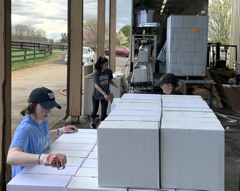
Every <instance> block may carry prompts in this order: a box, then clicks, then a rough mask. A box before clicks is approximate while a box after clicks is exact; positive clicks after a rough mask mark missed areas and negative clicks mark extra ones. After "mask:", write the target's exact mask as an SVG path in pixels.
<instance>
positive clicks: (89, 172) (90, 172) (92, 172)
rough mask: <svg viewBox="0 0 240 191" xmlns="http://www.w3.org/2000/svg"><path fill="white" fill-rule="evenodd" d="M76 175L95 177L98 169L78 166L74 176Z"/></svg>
mask: <svg viewBox="0 0 240 191" xmlns="http://www.w3.org/2000/svg"><path fill="white" fill-rule="evenodd" d="M76 176H80V177H92V178H97V177H98V169H97V168H79V169H78V171H77V173H76V175H75V177H76Z"/></svg>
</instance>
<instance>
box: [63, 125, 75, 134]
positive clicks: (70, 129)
mask: <svg viewBox="0 0 240 191" xmlns="http://www.w3.org/2000/svg"><path fill="white" fill-rule="evenodd" d="M75 132H78V128H77V127H76V126H74V125H67V126H64V127H63V133H75Z"/></svg>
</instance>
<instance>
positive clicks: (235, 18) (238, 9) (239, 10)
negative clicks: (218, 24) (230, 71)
mask: <svg viewBox="0 0 240 191" xmlns="http://www.w3.org/2000/svg"><path fill="white" fill-rule="evenodd" d="M239 18H240V1H239V0H232V21H231V37H230V44H231V45H237V48H238V51H237V58H238V60H237V61H240V23H239ZM233 61H235V52H234V51H231V52H230V63H229V66H230V68H232V67H233Z"/></svg>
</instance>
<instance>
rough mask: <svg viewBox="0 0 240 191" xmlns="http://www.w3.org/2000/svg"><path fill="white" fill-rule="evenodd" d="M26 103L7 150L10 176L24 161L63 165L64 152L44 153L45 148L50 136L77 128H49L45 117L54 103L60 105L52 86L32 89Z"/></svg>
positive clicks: (27, 162)
mask: <svg viewBox="0 0 240 191" xmlns="http://www.w3.org/2000/svg"><path fill="white" fill-rule="evenodd" d="M28 103H29V104H28V106H27V107H26V108H25V109H23V110H22V111H21V112H20V113H21V114H22V115H23V116H24V117H23V119H22V121H21V123H20V124H19V125H18V127H17V129H16V131H15V132H14V137H13V140H12V142H11V145H10V147H9V150H8V155H7V163H8V164H10V165H13V169H12V177H14V176H16V175H17V174H18V173H19V172H20V171H21V170H22V169H23V168H24V167H25V166H27V165H36V164H39V165H45V166H52V167H57V168H59V167H61V168H64V167H65V164H66V163H67V158H66V155H65V154H63V153H55V154H44V151H46V150H47V149H48V148H49V147H50V143H51V138H53V137H57V136H58V135H61V134H62V133H65V132H70V133H72V132H77V131H78V129H77V128H76V127H75V126H72V125H67V126H64V127H62V128H58V129H55V130H50V127H49V121H48V118H49V116H50V114H51V113H52V109H53V108H54V107H57V108H58V109H61V106H60V105H59V104H58V103H57V102H56V101H55V96H54V93H53V92H52V91H51V90H49V89H47V88H45V87H41V88H36V89H34V90H33V91H32V92H31V93H30V95H29V99H28Z"/></svg>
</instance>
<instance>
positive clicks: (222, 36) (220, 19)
mask: <svg viewBox="0 0 240 191" xmlns="http://www.w3.org/2000/svg"><path fill="white" fill-rule="evenodd" d="M208 11H209V27H208V41H209V42H212V43H216V42H220V43H221V44H229V42H230V27H231V1H230V0H210V2H209V10H208Z"/></svg>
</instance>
